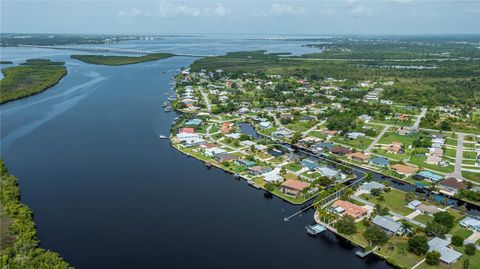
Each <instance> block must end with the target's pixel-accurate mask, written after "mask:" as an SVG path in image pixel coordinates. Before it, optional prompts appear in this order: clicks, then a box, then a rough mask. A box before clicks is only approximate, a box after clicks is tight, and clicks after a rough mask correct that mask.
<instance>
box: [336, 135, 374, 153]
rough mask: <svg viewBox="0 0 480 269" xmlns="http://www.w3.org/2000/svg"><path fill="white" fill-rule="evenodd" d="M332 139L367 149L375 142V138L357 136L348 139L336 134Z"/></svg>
mask: <svg viewBox="0 0 480 269" xmlns="http://www.w3.org/2000/svg"><path fill="white" fill-rule="evenodd" d="M330 141H332V142H337V143H341V144H344V145H347V146H351V147H353V148H356V149H360V150H365V149H367V148H368V146H369V145H370V144H371V143H372V142H373V138H369V137H363V138H357V139H348V138H342V137H338V136H335V137H333V138H332V139H330Z"/></svg>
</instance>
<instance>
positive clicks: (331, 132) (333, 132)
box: [322, 130, 337, 139]
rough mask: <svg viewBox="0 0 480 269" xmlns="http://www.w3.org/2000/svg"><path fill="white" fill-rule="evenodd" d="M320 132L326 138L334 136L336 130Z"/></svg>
mask: <svg viewBox="0 0 480 269" xmlns="http://www.w3.org/2000/svg"><path fill="white" fill-rule="evenodd" d="M322 133H323V134H324V135H326V136H327V138H329V139H330V138H331V137H334V136H335V135H336V134H337V131H333V130H323V131H322Z"/></svg>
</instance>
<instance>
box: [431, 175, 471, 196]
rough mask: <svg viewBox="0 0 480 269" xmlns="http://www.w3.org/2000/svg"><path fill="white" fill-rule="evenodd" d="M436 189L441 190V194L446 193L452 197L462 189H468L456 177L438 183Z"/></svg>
mask: <svg viewBox="0 0 480 269" xmlns="http://www.w3.org/2000/svg"><path fill="white" fill-rule="evenodd" d="M436 187H437V188H439V189H440V192H441V193H444V194H447V195H450V196H454V195H455V194H457V193H458V192H459V191H460V190H461V189H465V188H466V186H465V184H463V183H462V182H460V181H459V180H458V179H456V178H454V177H449V178H446V179H444V180H442V181H440V182H438V184H437V186H436Z"/></svg>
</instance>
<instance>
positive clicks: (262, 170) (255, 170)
mask: <svg viewBox="0 0 480 269" xmlns="http://www.w3.org/2000/svg"><path fill="white" fill-rule="evenodd" d="M248 171H249V172H250V174H252V175H254V176H259V175H262V174H266V173H268V172H270V171H272V168H270V167H266V166H258V165H257V166H252V167H250V168H248Z"/></svg>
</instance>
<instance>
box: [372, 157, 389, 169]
mask: <svg viewBox="0 0 480 269" xmlns="http://www.w3.org/2000/svg"><path fill="white" fill-rule="evenodd" d="M369 163H370V164H371V165H375V166H379V167H387V166H388V165H389V164H390V161H389V160H388V159H387V158H385V157H376V158H372V159H370V162H369Z"/></svg>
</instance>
